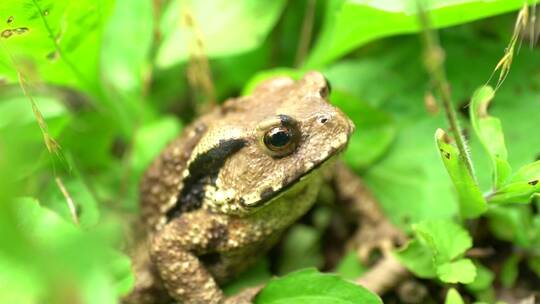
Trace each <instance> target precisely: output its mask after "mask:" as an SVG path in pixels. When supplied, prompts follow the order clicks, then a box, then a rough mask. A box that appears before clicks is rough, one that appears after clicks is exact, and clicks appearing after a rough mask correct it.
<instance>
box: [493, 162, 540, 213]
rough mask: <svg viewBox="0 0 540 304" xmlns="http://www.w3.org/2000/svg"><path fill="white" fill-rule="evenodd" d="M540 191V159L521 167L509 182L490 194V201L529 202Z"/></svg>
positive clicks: (499, 202) (496, 202)
mask: <svg viewBox="0 0 540 304" xmlns="http://www.w3.org/2000/svg"><path fill="white" fill-rule="evenodd" d="M538 193H540V160H539V161H536V162H534V163H531V164H528V165H525V166H523V167H521V168H520V169H519V170H518V171H517V172H516V173H515V174H514V175H512V177H510V180H509V181H508V183H506V184H505V185H503V186H502V187H501V188H499V189H497V190H496V191H495V192H494V193H493V194H491V195H489V196H488V200H489V202H490V203H494V204H505V203H528V202H530V201H531V198H532V197H533V196H534V195H538Z"/></svg>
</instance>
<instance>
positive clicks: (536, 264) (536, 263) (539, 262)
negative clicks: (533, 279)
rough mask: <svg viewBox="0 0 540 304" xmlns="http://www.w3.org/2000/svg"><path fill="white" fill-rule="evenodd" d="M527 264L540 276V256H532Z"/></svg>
mask: <svg viewBox="0 0 540 304" xmlns="http://www.w3.org/2000/svg"><path fill="white" fill-rule="evenodd" d="M527 266H529V269H530V270H532V271H533V272H534V273H535V274H536V276H538V277H540V257H532V258H529V259H528V260H527Z"/></svg>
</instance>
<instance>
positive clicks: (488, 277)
mask: <svg viewBox="0 0 540 304" xmlns="http://www.w3.org/2000/svg"><path fill="white" fill-rule="evenodd" d="M475 267H476V277H475V278H474V281H473V282H471V283H469V284H467V289H468V290H472V291H475V292H478V291H484V290H486V289H490V288H492V286H491V284H492V283H493V280H494V279H495V274H494V273H493V271H491V270H490V269H489V268H487V267H485V266H483V265H482V264H480V263H475Z"/></svg>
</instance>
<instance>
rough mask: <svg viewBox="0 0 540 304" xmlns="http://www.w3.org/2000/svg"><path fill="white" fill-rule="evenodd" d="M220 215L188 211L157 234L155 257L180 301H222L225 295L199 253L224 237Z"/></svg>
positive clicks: (158, 267)
mask: <svg viewBox="0 0 540 304" xmlns="http://www.w3.org/2000/svg"><path fill="white" fill-rule="evenodd" d="M222 225H223V224H222V223H220V222H219V221H218V220H217V219H205V218H204V217H201V216H199V215H198V214H196V213H195V214H192V213H187V214H183V215H181V216H180V217H178V218H175V219H174V220H172V221H171V222H169V223H168V224H167V225H166V226H165V227H164V228H163V229H162V230H160V231H159V232H158V233H156V235H155V236H154V238H153V240H152V245H151V258H152V260H153V262H154V264H155V266H156V268H157V269H158V272H159V274H160V277H161V279H162V280H163V283H164V285H165V287H166V289H167V291H168V293H169V295H170V296H171V297H172V298H174V299H175V300H176V301H178V302H180V303H193V304H199V303H201V304H202V303H221V302H223V301H224V295H223V292H222V291H221V289H220V288H219V286H218V284H217V282H216V281H215V279H214V278H213V276H212V275H211V274H210V272H209V271H208V270H207V269H206V267H205V266H204V265H203V263H202V262H201V261H200V260H199V258H198V256H200V255H201V254H205V253H208V252H209V251H211V250H212V248H213V247H215V246H216V245H217V244H218V243H219V242H221V241H222V240H221V239H220V238H221V237H222V236H221V235H220V233H216V232H217V231H220V227H222Z"/></svg>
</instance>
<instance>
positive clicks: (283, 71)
mask: <svg viewBox="0 0 540 304" xmlns="http://www.w3.org/2000/svg"><path fill="white" fill-rule="evenodd" d="M303 75H304V72H303V71H299V70H295V69H291V68H275V69H271V70H266V71H262V72H259V73H257V74H256V75H255V76H253V77H252V78H251V79H250V80H248V82H247V83H246V84H245V85H244V88H243V90H242V95H249V94H251V93H252V92H253V91H254V90H255V88H257V86H258V85H259V84H261V83H263V82H264V81H266V80H269V79H272V78H274V77H291V78H292V79H300V78H302V76H303Z"/></svg>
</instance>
